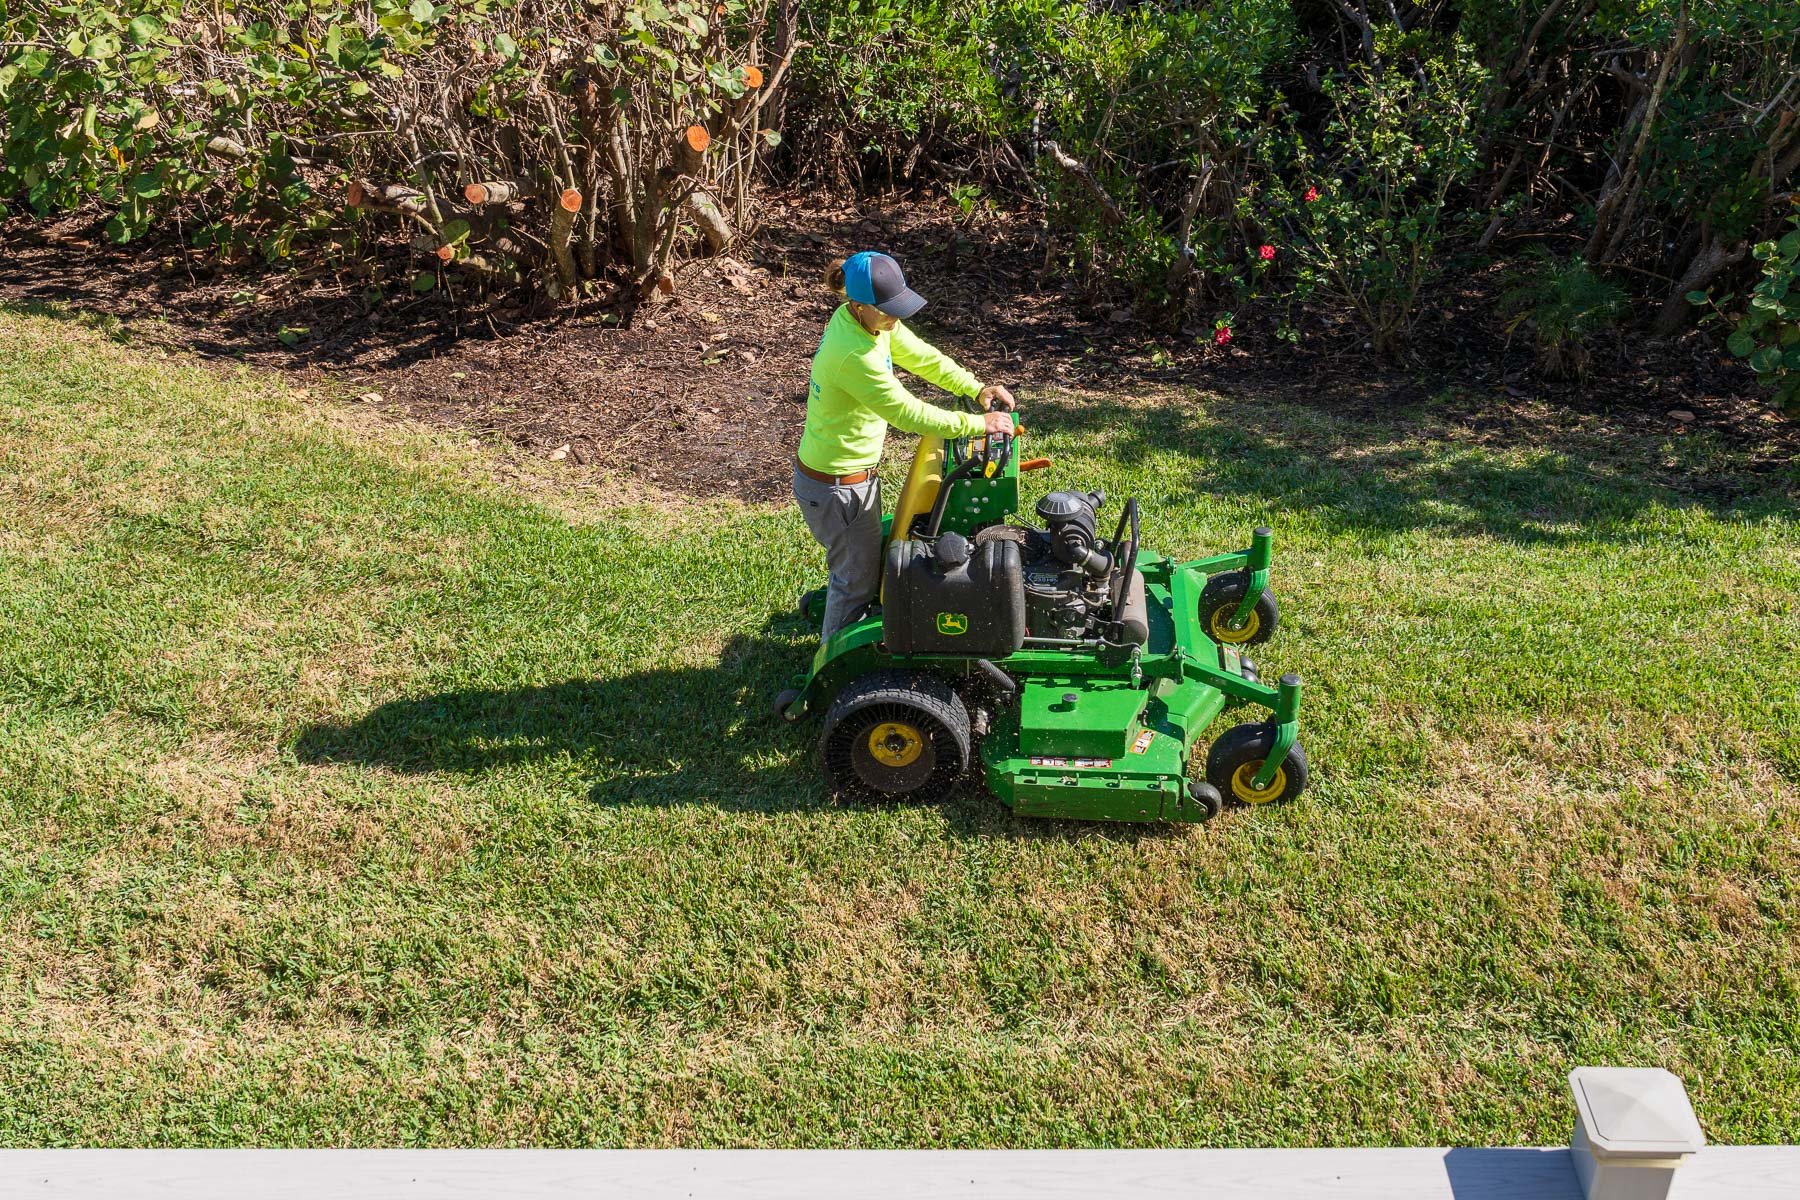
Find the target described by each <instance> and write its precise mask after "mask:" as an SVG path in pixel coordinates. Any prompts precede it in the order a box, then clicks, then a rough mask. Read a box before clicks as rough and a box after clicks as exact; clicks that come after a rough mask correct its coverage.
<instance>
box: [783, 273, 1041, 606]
mask: <svg viewBox="0 0 1800 1200" xmlns="http://www.w3.org/2000/svg"><path fill="white" fill-rule="evenodd" d="M826 282H827V284H828V285H829V286H830V287H831V289H832V290H833V291H836V292H838V293H839V294H840V295H842V296H844V298H845V303H843V304H842V305H840V306H839V307H838V310H837V311H836V312H835V313H833V314H832V315H831V321H830V323H828V324H827V325H826V326H825V336H824V338H822V339H821V340H820V342H819V350H818V353H817V354H815V355H814V356H813V365H812V385H811V387H810V388H809V389H808V391H807V396H806V430H805V432H804V433H802V434H801V436H800V448H799V452H798V453H797V454H796V456H795V461H794V499H795V501H796V502H798V503H799V505H800V513H801V515H802V516H804V517H805V518H806V527H807V528H808V529H810V530H812V535H813V537H814V538H816V539H817V540H818V542H819V544H820V545H821V546H824V547H825V560H826V562H827V564H829V566H830V571H831V574H830V587H829V589H828V590H827V594H826V600H825V622H824V630H823V633H822V636H823V637H827V638H828V637H830V636H831V635H832V634H833V633H836V632H837V631H838V630H839V629H842V628H843V627H844V626H846V625H848V624H850V623H851V622H852V621H853V620H855V619H856V618H857V616H858V614H859V613H860V612H861V610H862V609H863V608H864V607H865V606H866V605H867V604H868V603H869V602H870V601H871V600H873V599H874V598H875V594H876V592H877V591H878V590H879V589H880V587H881V482H880V480H879V479H878V478H877V477H876V474H875V468H876V467H877V466H878V465H879V464H880V462H881V447H882V443H883V442H884V441H885V440H886V438H887V430H888V426H889V425H897V426H899V427H900V428H901V429H903V430H905V431H906V432H908V433H917V434H935V435H937V436H939V437H946V438H962V437H980V436H982V435H984V434H988V433H1011V432H1012V431H1013V420H1012V416H1011V410H1012V407H1013V397H1012V393H1011V392H1009V391H1007V390H1006V389H1005V388H1003V387H1000V386H998V385H994V386H987V387H984V386H983V385H982V383H981V381H980V380H978V379H976V378H975V376H973V375H971V374H969V372H968V371H966V370H964V369H963V368H962V367H960V366H958V365H957V364H956V362H955V360H953V359H951V358H950V356H949V355H947V354H943V353H940V352H939V351H937V350H935V349H933V348H932V347H931V346H929V345H927V344H926V343H925V342H924V341H922V340H921V339H920V338H919V337H918V335H916V334H914V333H913V332H912V331H911V330H910V329H908V328H907V327H906V326H904V325H902V324H901V323H900V322H901V320H902V319H904V318H906V317H910V316H912V315H913V314H914V313H916V312H918V311H919V309H921V308H923V307H924V306H925V301H924V298H923V297H921V296H920V295H919V294H918V293H917V292H914V291H912V290H911V289H910V288H908V287H907V286H906V277H905V276H903V275H902V274H901V273H900V264H899V263H897V262H895V261H894V260H893V259H891V258H889V257H888V256H887V255H885V254H877V253H875V252H874V251H869V250H865V251H863V252H862V253H861V254H854V255H851V256H850V257H849V258H847V259H845V260H844V261H843V262H842V263H840V264H838V265H837V266H835V267H833V268H832V269H831V271H830V272H829V273H828V274H827V276H826ZM896 365H898V366H900V367H901V368H903V369H905V370H907V371H910V372H912V373H913V374H914V375H917V376H919V377H920V378H921V379H926V380H929V381H930V382H932V383H934V384H936V385H937V386H938V387H941V388H943V389H944V390H945V391H947V392H953V393H955V394H956V395H958V396H967V397H970V398H972V399H974V400H975V402H976V403H978V404H979V405H980V406H981V407H982V408H983V409H985V410H989V411H985V412H979V413H973V412H953V411H951V410H949V409H945V408H938V407H936V406H934V405H930V404H927V403H925V402H924V401H923V400H920V399H919V398H917V397H916V396H914V395H913V394H912V393H911V392H909V391H907V390H906V388H905V387H904V386H903V385H902V384H901V383H900V381H899V380H898V379H895V378H894V367H895V366H896ZM996 408H998V409H1004V410H1006V411H1000V412H997V411H992V410H994V409H996Z"/></svg>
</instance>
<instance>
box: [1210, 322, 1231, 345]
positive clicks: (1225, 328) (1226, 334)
mask: <svg viewBox="0 0 1800 1200" xmlns="http://www.w3.org/2000/svg"><path fill="white" fill-rule="evenodd" d="M1230 340H1231V326H1229V325H1221V326H1219V327H1218V328H1217V329H1215V330H1213V345H1215V346H1223V345H1224V344H1225V343H1226V342H1229V341H1230Z"/></svg>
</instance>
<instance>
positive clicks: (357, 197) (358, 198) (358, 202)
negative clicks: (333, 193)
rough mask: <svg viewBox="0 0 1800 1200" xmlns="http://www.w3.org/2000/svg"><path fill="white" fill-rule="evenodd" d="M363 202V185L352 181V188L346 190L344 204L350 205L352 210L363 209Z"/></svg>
mask: <svg viewBox="0 0 1800 1200" xmlns="http://www.w3.org/2000/svg"><path fill="white" fill-rule="evenodd" d="M362 202H363V185H362V184H360V183H358V182H356V181H355V180H354V179H352V180H351V181H350V186H349V187H347V188H345V189H344V203H345V204H348V205H349V206H350V207H351V208H361V207H362Z"/></svg>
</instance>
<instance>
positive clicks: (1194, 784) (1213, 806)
mask: <svg viewBox="0 0 1800 1200" xmlns="http://www.w3.org/2000/svg"><path fill="white" fill-rule="evenodd" d="M1188 798H1189V799H1191V800H1193V802H1194V805H1195V807H1196V808H1198V809H1199V810H1200V816H1199V819H1200V820H1201V821H1210V820H1212V819H1213V818H1214V817H1216V816H1218V815H1219V814H1220V813H1221V812H1224V811H1225V798H1224V797H1223V796H1221V795H1219V789H1218V788H1216V787H1214V786H1213V785H1212V784H1210V783H1203V782H1202V781H1200V780H1198V779H1195V780H1192V781H1191V782H1189V784H1188Z"/></svg>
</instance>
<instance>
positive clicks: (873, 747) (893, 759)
mask: <svg viewBox="0 0 1800 1200" xmlns="http://www.w3.org/2000/svg"><path fill="white" fill-rule="evenodd" d="M924 752H925V735H924V734H922V733H920V732H919V731H918V730H917V729H914V728H913V727H912V726H911V725H908V724H907V723H906V722H904V721H883V722H882V723H881V724H879V725H877V726H876V727H875V728H873V729H871V730H869V755H870V757H872V758H873V759H874V760H875V761H876V762H878V763H880V764H881V765H882V766H884V767H895V768H899V767H910V766H912V765H913V763H915V762H917V761H918V758H919V755H921V754H923V753H924Z"/></svg>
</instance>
